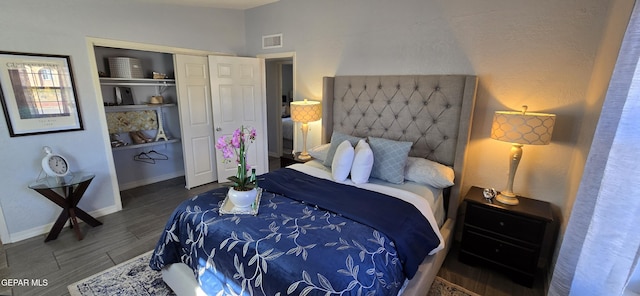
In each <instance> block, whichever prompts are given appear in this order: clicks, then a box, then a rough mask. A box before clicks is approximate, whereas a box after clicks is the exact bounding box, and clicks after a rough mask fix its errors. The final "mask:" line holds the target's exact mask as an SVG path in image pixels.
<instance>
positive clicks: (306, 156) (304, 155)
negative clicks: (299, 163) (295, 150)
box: [296, 152, 311, 160]
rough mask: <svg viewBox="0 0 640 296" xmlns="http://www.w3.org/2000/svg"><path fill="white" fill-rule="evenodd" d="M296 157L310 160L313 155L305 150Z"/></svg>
mask: <svg viewBox="0 0 640 296" xmlns="http://www.w3.org/2000/svg"><path fill="white" fill-rule="evenodd" d="M296 157H298V159H300V160H309V159H311V155H309V154H308V153H306V154H305V153H304V152H302V153H300V154H299V155H298V156H296Z"/></svg>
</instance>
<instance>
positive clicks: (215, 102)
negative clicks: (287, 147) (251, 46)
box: [92, 39, 268, 190]
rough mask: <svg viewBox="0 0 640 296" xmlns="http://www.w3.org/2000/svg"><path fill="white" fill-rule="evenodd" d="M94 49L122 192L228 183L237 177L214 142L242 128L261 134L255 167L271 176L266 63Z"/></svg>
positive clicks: (101, 43) (106, 45) (170, 51)
mask: <svg viewBox="0 0 640 296" xmlns="http://www.w3.org/2000/svg"><path fill="white" fill-rule="evenodd" d="M93 42H94V43H93V46H92V47H93V53H94V55H95V61H96V71H97V72H98V73H97V74H98V76H99V85H100V92H101V95H102V103H103V104H104V110H105V118H106V126H107V128H108V130H109V133H108V134H109V141H110V142H111V150H112V153H113V162H114V168H115V171H116V175H117V179H118V187H119V190H126V189H130V188H134V187H138V186H142V185H147V184H151V183H156V182H159V181H164V180H168V179H172V178H176V177H182V176H184V180H185V187H186V188H193V187H196V186H200V185H203V184H206V183H210V182H213V181H216V180H226V178H227V177H228V176H231V175H234V174H235V172H236V170H237V169H236V167H235V165H234V166H231V165H229V163H224V162H222V161H217V159H222V155H221V153H220V152H219V151H217V150H216V149H215V147H214V145H215V142H216V141H215V139H218V138H220V137H223V136H230V135H231V134H233V132H234V130H236V129H237V128H239V127H241V126H245V127H254V128H256V131H257V132H258V137H257V138H256V141H255V143H253V144H252V145H251V146H250V148H249V149H251V151H250V152H249V153H248V154H249V156H248V160H249V162H250V165H251V166H252V168H256V170H257V172H259V173H265V172H267V171H268V158H267V143H266V139H267V137H268V133H267V129H266V126H267V124H266V98H265V95H264V89H263V85H264V60H261V59H257V58H247V57H234V56H224V55H216V54H213V53H208V52H200V51H194V50H187V49H176V48H168V47H159V46H150V45H140V44H134V43H127V42H116V41H105V40H98V39H95V40H94V41H93ZM113 43H117V44H123V46H112V45H111V44H113ZM127 44H130V45H131V46H132V48H126V47H127ZM155 48H162V49H164V50H165V51H163V52H160V51H154V50H155ZM110 58H111V61H110ZM122 61H125V62H126V63H124V66H123V64H122V63H120V62H122ZM116 62H118V63H116ZM111 68H114V69H116V71H115V72H114V69H111ZM123 69H124V71H123ZM123 72H124V74H123ZM123 76H124V77H123Z"/></svg>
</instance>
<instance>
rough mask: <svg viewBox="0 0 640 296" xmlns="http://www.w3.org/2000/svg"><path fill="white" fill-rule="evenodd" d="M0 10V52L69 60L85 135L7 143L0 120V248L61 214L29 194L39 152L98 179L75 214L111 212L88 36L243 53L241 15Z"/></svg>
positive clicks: (29, 0) (153, 9)
mask: <svg viewBox="0 0 640 296" xmlns="http://www.w3.org/2000/svg"><path fill="white" fill-rule="evenodd" d="M0 5H1V8H0V40H1V41H0V51H17V52H33V53H46V54H60V55H69V56H71V63H72V69H73V72H74V78H75V83H76V87H77V96H78V99H79V103H80V110H81V112H82V117H83V121H84V126H85V130H84V131H76V132H66V133H56V134H47V135H37V136H26V137H15V138H11V137H9V131H8V130H7V128H6V124H5V119H4V115H0V117H2V118H0V158H1V159H2V163H3V165H2V167H1V168H0V188H2V190H3V191H2V194H1V195H0V207H1V208H2V213H3V215H4V218H5V220H6V226H7V230H8V232H9V233H10V235H11V238H7V237H2V240H3V241H4V242H5V243H6V242H8V241H10V240H16V239H22V238H25V237H29V236H32V235H35V234H38V233H43V232H48V231H49V228H48V227H47V226H46V225H48V224H50V223H52V222H53V221H54V220H55V218H56V217H57V216H58V214H59V212H60V209H59V208H58V207H57V206H55V205H54V204H53V203H52V202H50V201H48V200H47V199H45V198H44V197H42V196H40V195H39V194H38V193H36V192H35V191H33V190H30V189H28V188H27V185H28V184H29V183H31V182H33V181H34V180H35V179H36V178H37V177H38V173H39V172H40V170H41V168H40V159H41V158H42V156H44V154H43V152H42V146H43V145H48V146H51V148H52V149H53V150H54V151H55V152H58V153H61V154H63V155H65V156H66V157H67V158H68V160H69V161H70V163H71V167H72V170H74V171H86V172H92V173H94V174H96V178H95V180H94V181H93V183H92V184H91V186H90V187H89V189H88V190H87V193H86V196H85V197H84V198H83V199H82V201H81V202H80V207H81V208H83V209H85V210H86V211H89V212H91V211H98V212H101V211H102V212H104V211H110V210H113V209H114V207H115V206H116V205H115V202H114V196H116V194H117V192H114V189H113V188H117V186H116V185H117V180H116V176H115V175H111V174H110V173H109V170H108V168H109V162H108V159H109V157H108V155H110V154H111V151H110V149H109V148H108V147H109V146H108V134H107V129H106V123H105V122H101V121H100V120H99V119H98V118H99V112H102V109H101V106H100V105H101V104H102V102H98V99H97V90H96V88H95V86H94V80H93V79H94V77H95V76H94V75H95V73H92V72H91V69H90V63H89V60H90V59H94V57H90V56H89V55H88V50H87V40H86V37H98V38H105V39H114V40H123V41H131V42H140V43H148V44H158V45H164V46H173V47H180V48H190V49H199V50H210V51H216V52H227V53H239V54H242V53H243V52H244V47H245V37H244V31H245V29H244V13H243V12H242V11H236V10H217V9H209V8H193V7H179V6H169V5H150V4H146V3H140V2H131V1H97V0H64V1H63V0H55V1H39V0H5V1H2V4H0ZM3 87H4V86H3ZM106 227H108V225H107V226H106Z"/></svg>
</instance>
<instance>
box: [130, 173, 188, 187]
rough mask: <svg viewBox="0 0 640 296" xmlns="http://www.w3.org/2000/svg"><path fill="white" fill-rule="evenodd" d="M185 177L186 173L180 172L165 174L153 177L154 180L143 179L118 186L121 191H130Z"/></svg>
mask: <svg viewBox="0 0 640 296" xmlns="http://www.w3.org/2000/svg"><path fill="white" fill-rule="evenodd" d="M183 176H184V171H178V172H173V173H171V174H165V175H160V176H156V177H153V178H147V179H142V180H136V181H134V182H129V183H123V184H118V187H120V191H124V190H128V189H131V188H136V187H140V186H144V185H149V184H153V183H158V182H161V181H166V180H169V179H173V178H177V177H183Z"/></svg>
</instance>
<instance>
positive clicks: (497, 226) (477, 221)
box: [465, 203, 546, 244]
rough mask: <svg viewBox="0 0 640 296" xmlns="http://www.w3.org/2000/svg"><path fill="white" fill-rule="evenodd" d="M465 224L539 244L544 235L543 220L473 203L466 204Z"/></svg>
mask: <svg viewBox="0 0 640 296" xmlns="http://www.w3.org/2000/svg"><path fill="white" fill-rule="evenodd" d="M465 224H468V225H472V226H475V227H478V228H481V229H484V230H487V231H492V232H495V233H498V234H501V235H504V236H508V237H511V238H515V239H519V240H522V241H526V242H529V243H532V244H539V243H540V242H541V241H542V237H543V235H544V229H545V225H546V223H545V222H544V221H540V220H535V219H531V218H528V217H523V216H516V215H512V214H508V213H503V212H501V211H497V210H493V209H490V208H487V207H484V206H480V205H476V204H473V203H470V204H468V207H467V215H466V217H465Z"/></svg>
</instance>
